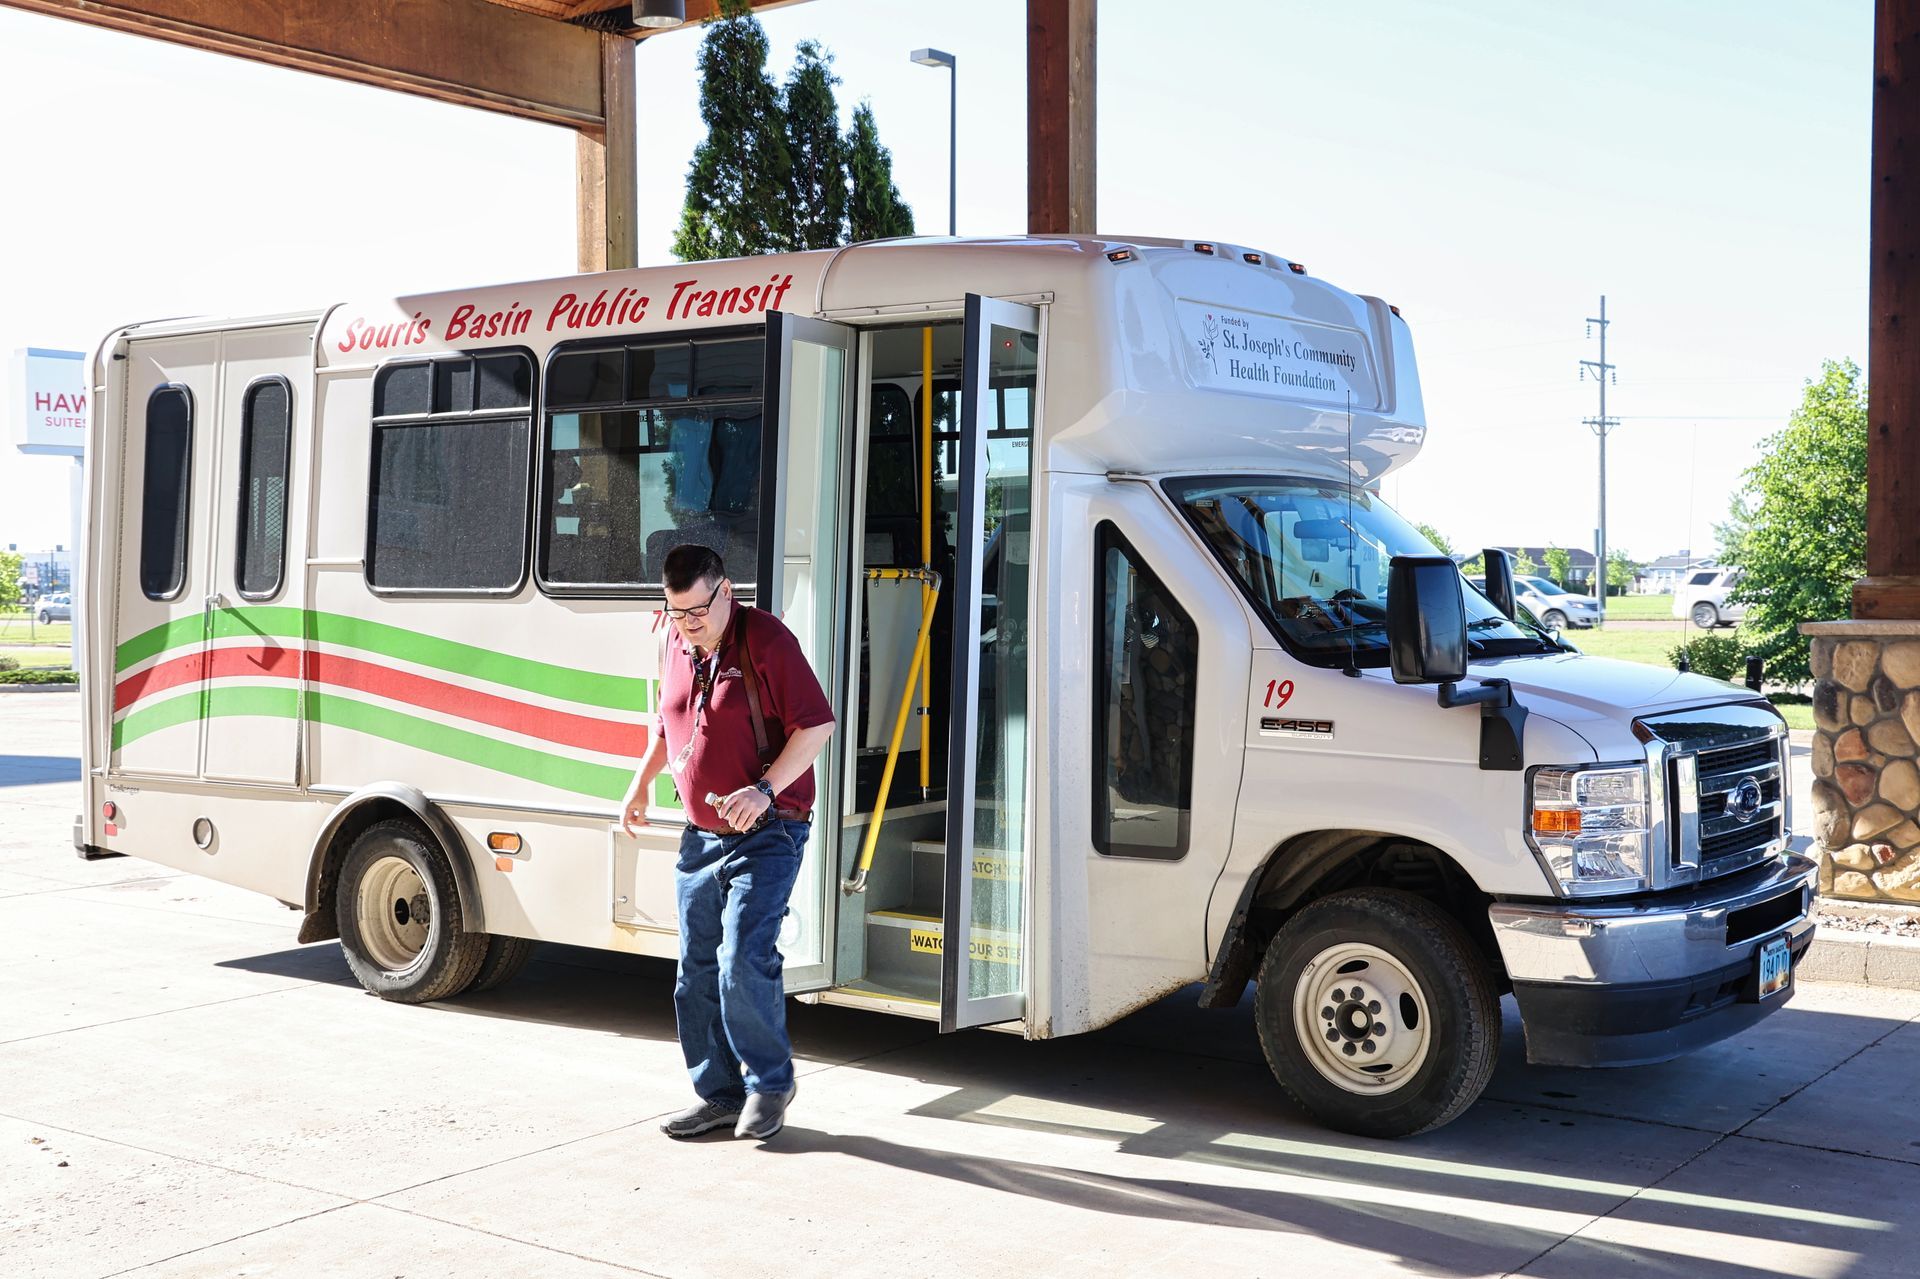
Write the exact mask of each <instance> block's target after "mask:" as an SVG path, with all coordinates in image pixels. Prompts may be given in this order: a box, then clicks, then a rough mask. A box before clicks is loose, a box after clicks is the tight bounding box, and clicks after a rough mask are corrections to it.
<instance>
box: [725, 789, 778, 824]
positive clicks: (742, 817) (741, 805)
mask: <svg viewBox="0 0 1920 1279" xmlns="http://www.w3.org/2000/svg"><path fill="white" fill-rule="evenodd" d="M713 807H714V811H716V812H718V813H719V814H720V820H721V821H723V822H725V823H726V824H727V825H729V826H731V827H733V828H734V830H736V831H740V832H745V831H750V830H752V829H753V828H754V826H755V825H756V824H757V823H758V822H759V820H760V815H761V814H762V813H764V812H766V811H767V809H769V808H771V807H773V801H772V800H770V799H768V798H767V797H766V796H765V795H764V794H762V793H761V792H760V789H759V787H757V786H742V787H741V788H740V789H739V790H737V791H735V792H733V793H732V794H731V795H725V796H722V797H721V799H720V802H719V803H718V804H715V805H714V806H713Z"/></svg>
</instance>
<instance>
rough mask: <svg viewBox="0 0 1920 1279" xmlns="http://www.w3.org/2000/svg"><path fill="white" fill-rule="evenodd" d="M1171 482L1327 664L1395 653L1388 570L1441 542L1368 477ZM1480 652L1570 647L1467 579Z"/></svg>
mask: <svg viewBox="0 0 1920 1279" xmlns="http://www.w3.org/2000/svg"><path fill="white" fill-rule="evenodd" d="M1166 489H1167V493H1168V495H1169V496H1170V497H1172V498H1173V501H1174V503H1175V505H1177V506H1178V507H1179V508H1180V510H1181V512H1182V513H1183V514H1184V515H1185V516H1186V517H1187V519H1188V520H1189V521H1190V522H1191V523H1192V524H1193V527H1194V528H1195V529H1196V530H1197V531H1198V532H1199V533H1200V536H1201V537H1203V538H1204V539H1206V541H1207V543H1208V544H1209V545H1210V546H1211V547H1212V548H1213V551H1214V554H1215V555H1217V556H1218V557H1219V559H1220V562H1221V563H1222V564H1224V565H1225V566H1226V568H1227V571H1228V572H1229V573H1231V574H1232V575H1233V577H1234V578H1235V579H1236V580H1237V581H1238V582H1239V584H1240V588H1241V590H1243V591H1244V592H1245V593H1246V596H1247V598H1248V599H1249V600H1251V601H1252V603H1253V605H1254V607H1256V608H1257V609H1259V610H1260V612H1261V613H1262V614H1263V615H1264V616H1265V617H1266V619H1267V623H1268V625H1269V626H1271V627H1272V628H1273V629H1274V631H1275V633H1276V634H1277V635H1278V636H1279V637H1280V639H1281V640H1282V641H1283V642H1285V643H1286V644H1287V646H1288V647H1289V648H1291V649H1293V650H1294V651H1295V652H1296V653H1297V654H1299V655H1300V656H1302V657H1305V658H1307V659H1309V660H1324V661H1325V662H1326V664H1333V663H1334V662H1336V661H1345V660H1348V658H1349V657H1351V659H1352V660H1353V661H1354V662H1355V663H1356V664H1358V665H1361V666H1380V665H1384V664H1385V663H1386V660H1387V576H1388V569H1389V568H1390V567H1391V565H1392V562H1393V557H1394V556H1396V555H1438V554H1440V552H1439V551H1437V550H1435V549H1434V547H1433V544H1432V543H1431V542H1429V541H1428V540H1427V539H1426V538H1425V537H1424V536H1423V535H1422V534H1421V533H1420V532H1419V531H1418V530H1417V529H1415V528H1414V527H1413V526H1412V525H1411V524H1408V523H1407V522H1406V521H1405V520H1403V519H1401V518H1400V516H1399V515H1397V514H1395V513H1394V512H1393V510H1392V509H1391V508H1389V507H1388V506H1387V504H1386V503H1385V502H1383V501H1381V500H1380V499H1379V498H1378V497H1377V496H1375V495H1374V494H1371V493H1369V492H1367V491H1366V490H1365V489H1359V488H1351V489H1350V488H1347V487H1345V486H1343V485H1340V484H1335V483H1329V482H1325V481H1319V480H1304V479H1291V478H1284V477H1279V476H1258V477H1256V476H1232V477H1223V476H1211V475H1210V476H1197V477H1194V478H1192V479H1180V480H1170V481H1168V482H1167V485H1166ZM1463 590H1464V594H1465V597H1466V606H1467V639H1468V645H1469V648H1470V649H1471V651H1472V655H1473V656H1474V657H1501V656H1511V655H1513V654H1517V653H1540V652H1559V651H1561V648H1560V644H1559V643H1558V641H1556V640H1554V639H1553V638H1552V637H1551V636H1550V635H1549V634H1548V633H1547V632H1546V631H1544V630H1541V629H1539V628H1538V627H1535V626H1532V625H1529V624H1527V623H1525V622H1519V621H1514V620H1512V619H1510V618H1508V617H1506V616H1505V615H1503V614H1502V613H1501V612H1500V611H1499V610H1498V609H1496V608H1494V606H1493V605H1492V604H1491V603H1490V602H1489V601H1488V600H1487V598H1486V597H1485V596H1484V595H1482V594H1481V593H1480V592H1479V591H1477V590H1473V589H1471V587H1467V586H1465V584H1464V583H1463Z"/></svg>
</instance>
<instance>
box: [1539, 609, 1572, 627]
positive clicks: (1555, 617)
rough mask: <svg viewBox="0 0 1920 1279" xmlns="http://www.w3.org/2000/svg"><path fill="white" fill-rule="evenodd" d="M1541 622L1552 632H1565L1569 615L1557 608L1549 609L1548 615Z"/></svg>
mask: <svg viewBox="0 0 1920 1279" xmlns="http://www.w3.org/2000/svg"><path fill="white" fill-rule="evenodd" d="M1540 622H1541V624H1542V625H1543V626H1545V627H1546V628H1547V629H1548V630H1550V631H1564V630H1566V629H1567V615H1566V614H1565V613H1562V612H1561V611H1560V610H1559V609H1557V608H1550V609H1548V610H1547V615H1546V616H1545V617H1543V618H1541V619H1540Z"/></svg>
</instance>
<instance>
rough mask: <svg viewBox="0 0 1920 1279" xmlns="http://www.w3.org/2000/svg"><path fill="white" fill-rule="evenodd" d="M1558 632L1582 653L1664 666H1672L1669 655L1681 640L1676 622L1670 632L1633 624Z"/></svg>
mask: <svg viewBox="0 0 1920 1279" xmlns="http://www.w3.org/2000/svg"><path fill="white" fill-rule="evenodd" d="M1561 634H1562V636H1563V637H1564V638H1566V639H1567V640H1569V641H1571V642H1572V644H1573V646H1574V647H1575V648H1577V649H1579V650H1580V651H1581V652H1582V653H1591V654H1593V656H1595V657H1617V658H1619V659H1620V660H1621V661H1623V662H1645V663H1647V664H1648V665H1649V666H1667V667H1671V666H1672V665H1673V662H1672V660H1671V659H1670V658H1669V657H1668V654H1670V653H1671V652H1673V650H1674V649H1676V648H1678V647H1679V646H1680V639H1681V631H1680V627H1679V624H1678V623H1675V625H1674V628H1673V630H1671V631H1668V630H1666V629H1664V628H1662V629H1660V630H1657V631H1654V630H1645V629H1643V628H1640V627H1634V628H1633V629H1631V630H1626V629H1613V630H1607V629H1589V630H1584V631H1571V630H1570V631H1562V632H1561Z"/></svg>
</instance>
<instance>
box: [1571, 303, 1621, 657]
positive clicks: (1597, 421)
mask: <svg viewBox="0 0 1920 1279" xmlns="http://www.w3.org/2000/svg"><path fill="white" fill-rule="evenodd" d="M1596 324H1597V325H1599V326H1600V358H1599V359H1597V360H1582V361H1580V380H1581V381H1583V382H1584V381H1585V380H1586V377H1587V370H1589V369H1591V370H1593V377H1594V380H1595V381H1597V382H1598V383H1600V416H1599V417H1590V418H1585V419H1582V420H1583V421H1584V422H1585V423H1586V425H1587V428H1588V429H1589V430H1591V431H1592V432H1593V433H1594V434H1595V435H1596V436H1598V437H1599V439H1600V545H1599V547H1598V548H1597V549H1596V551H1595V552H1594V565H1593V575H1594V579H1595V582H1596V584H1597V586H1598V590H1597V592H1596V594H1597V595H1598V596H1599V599H1600V620H1599V621H1598V622H1597V623H1595V624H1596V625H1599V626H1605V625H1606V623H1607V434H1608V432H1610V431H1612V430H1613V428H1614V427H1616V426H1618V425H1620V419H1619V418H1617V417H1608V416H1607V383H1608V382H1613V383H1615V384H1616V385H1617V384H1618V382H1619V380H1620V379H1619V375H1618V374H1617V373H1615V372H1614V366H1613V365H1611V364H1608V363H1607V295H1606V294H1604V293H1603V294H1601V295H1600V315H1599V318H1598V319H1596V318H1594V317H1593V316H1591V315H1590V316H1588V317H1587V336H1588V337H1592V336H1593V326H1594V325H1596Z"/></svg>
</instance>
